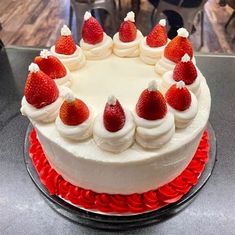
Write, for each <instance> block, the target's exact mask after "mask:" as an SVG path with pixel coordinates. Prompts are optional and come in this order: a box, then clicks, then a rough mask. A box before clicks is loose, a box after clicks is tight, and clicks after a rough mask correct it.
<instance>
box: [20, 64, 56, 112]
mask: <svg viewBox="0 0 235 235" xmlns="http://www.w3.org/2000/svg"><path fill="white" fill-rule="evenodd" d="M29 71H30V73H29V75H28V78H27V80H26V84H25V88H24V94H25V98H26V100H27V102H28V103H29V104H31V105H33V106H34V107H35V108H37V109H40V108H42V107H44V106H46V105H49V104H51V103H53V102H54V101H55V100H56V99H57V97H58V95H59V91H58V88H57V86H56V84H55V82H54V80H53V79H51V78H50V77H49V76H48V75H46V74H45V73H43V72H42V71H41V70H40V69H39V67H38V66H37V65H36V64H34V63H32V64H31V65H30V66H29Z"/></svg>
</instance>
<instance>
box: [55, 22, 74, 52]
mask: <svg viewBox="0 0 235 235" xmlns="http://www.w3.org/2000/svg"><path fill="white" fill-rule="evenodd" d="M76 50H77V46H76V44H75V42H74V40H73V37H72V35H71V31H70V29H69V28H68V27H67V26H66V25H64V26H63V27H62V29H61V36H60V37H59V38H58V39H57V41H56V43H55V52H56V53H59V54H63V55H72V54H73V53H74V52H75V51H76Z"/></svg>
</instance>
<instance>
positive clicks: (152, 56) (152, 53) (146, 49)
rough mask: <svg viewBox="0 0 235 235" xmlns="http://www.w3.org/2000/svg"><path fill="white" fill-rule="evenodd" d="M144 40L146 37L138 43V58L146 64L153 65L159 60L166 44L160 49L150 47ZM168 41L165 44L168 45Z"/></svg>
mask: <svg viewBox="0 0 235 235" xmlns="http://www.w3.org/2000/svg"><path fill="white" fill-rule="evenodd" d="M146 38H147V37H144V38H143V39H142V40H141V42H140V58H141V59H142V60H143V61H144V62H145V63H146V64H150V65H155V64H156V63H157V62H158V60H159V59H160V58H161V56H162V53H163V51H164V49H165V47H166V45H167V44H166V45H164V46H161V47H150V46H149V45H148V44H147V42H146ZM169 41H170V40H168V42H167V43H169Z"/></svg>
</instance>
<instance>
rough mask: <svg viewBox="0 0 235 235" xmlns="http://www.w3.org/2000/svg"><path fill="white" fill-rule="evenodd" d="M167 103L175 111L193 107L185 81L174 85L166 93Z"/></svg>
mask: <svg viewBox="0 0 235 235" xmlns="http://www.w3.org/2000/svg"><path fill="white" fill-rule="evenodd" d="M165 97H166V101H167V103H168V104H169V105H170V106H171V107H172V108H174V109H176V110H178V111H184V110H186V109H188V108H189V107H190V105H191V102H192V98H191V94H190V92H189V90H188V89H187V87H185V83H184V82H183V81H180V82H177V83H176V84H174V85H172V86H171V87H170V88H169V90H168V91H167V92H166V95H165Z"/></svg>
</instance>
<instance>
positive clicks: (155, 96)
mask: <svg viewBox="0 0 235 235" xmlns="http://www.w3.org/2000/svg"><path fill="white" fill-rule="evenodd" d="M136 113H137V115H138V116H139V117H141V118H144V119H146V120H157V119H161V118H163V117H164V116H165V115H166V113H167V106H166V101H165V99H164V97H163V95H162V94H161V92H160V91H158V90H157V84H156V81H152V82H150V83H149V87H148V89H145V90H144V91H143V92H142V93H141V95H140V97H139V100H138V102H137V104H136Z"/></svg>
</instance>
